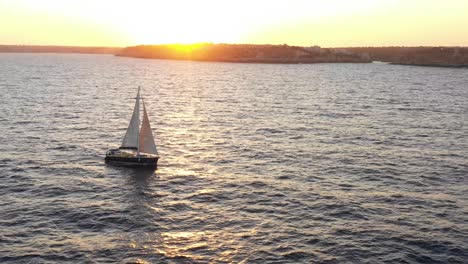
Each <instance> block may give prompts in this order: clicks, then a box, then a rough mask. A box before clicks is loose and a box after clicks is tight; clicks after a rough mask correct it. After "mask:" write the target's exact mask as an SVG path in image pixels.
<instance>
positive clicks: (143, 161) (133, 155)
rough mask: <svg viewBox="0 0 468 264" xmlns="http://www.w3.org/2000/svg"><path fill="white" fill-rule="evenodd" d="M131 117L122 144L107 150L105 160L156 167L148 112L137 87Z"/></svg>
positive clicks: (156, 155) (127, 164) (155, 155)
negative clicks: (141, 119) (141, 106)
mask: <svg viewBox="0 0 468 264" xmlns="http://www.w3.org/2000/svg"><path fill="white" fill-rule="evenodd" d="M135 99H136V102H135V107H134V108H133V114H132V118H131V119H130V124H129V125H128V128H127V132H126V133H125V136H124V138H123V140H122V145H121V146H120V148H118V149H111V150H109V151H107V153H106V158H105V161H106V163H112V164H115V165H122V166H130V167H150V168H156V167H157V164H158V159H159V155H158V150H157V148H156V144H155V143H154V137H153V132H152V130H151V126H150V122H149V119H148V113H147V112H146V107H145V101H144V100H143V97H141V96H140V87H138V92H137V97H136V98H135ZM140 100H141V102H142V104H143V121H142V122H141V128H140Z"/></svg>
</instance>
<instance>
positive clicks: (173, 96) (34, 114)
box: [0, 54, 468, 263]
mask: <svg viewBox="0 0 468 264" xmlns="http://www.w3.org/2000/svg"><path fill="white" fill-rule="evenodd" d="M137 85H141V86H142V87H143V89H144V90H143V92H144V95H145V96H146V104H147V108H148V110H149V115H150V120H151V121H152V125H153V129H154V132H155V137H156V141H157V144H158V146H159V150H160V154H161V156H162V158H161V159H160V168H159V169H158V170H157V171H156V172H155V173H152V172H147V171H136V170H132V169H125V168H117V167H109V166H106V165H105V164H104V162H103V156H104V153H105V152H106V150H107V149H109V148H113V147H118V145H119V143H120V141H121V139H122V137H123V135H124V133H125V128H126V126H127V122H128V121H129V118H130V115H131V111H132V107H133V103H134V101H133V99H132V98H133V97H134V96H135V92H136V87H137ZM0 100H1V101H0V143H1V144H0V146H1V152H0V262H1V263H115V262H118V263H468V197H467V191H468V165H467V160H468V156H467V153H468V151H467V150H468V142H467V141H468V124H467V122H468V121H467V117H468V103H467V102H468V71H466V70H461V69H443V68H423V67H405V66H392V65H384V64H315V65H270V64H227V63H202V62H184V61H158V60H139V59H130V58H118V57H113V56H105V55H102V56H101V55H57V54H40V55H39V54H0Z"/></svg>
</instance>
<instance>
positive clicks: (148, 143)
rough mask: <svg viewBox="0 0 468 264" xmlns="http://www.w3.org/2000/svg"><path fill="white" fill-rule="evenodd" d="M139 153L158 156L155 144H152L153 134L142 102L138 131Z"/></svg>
mask: <svg viewBox="0 0 468 264" xmlns="http://www.w3.org/2000/svg"><path fill="white" fill-rule="evenodd" d="M139 151H140V152H143V153H149V154H155V155H156V154H158V150H157V149H156V144H155V143H154V138H153V132H152V130H151V126H150V123H149V119H148V113H146V107H145V102H144V101H143V123H142V124H141V130H140V149H139Z"/></svg>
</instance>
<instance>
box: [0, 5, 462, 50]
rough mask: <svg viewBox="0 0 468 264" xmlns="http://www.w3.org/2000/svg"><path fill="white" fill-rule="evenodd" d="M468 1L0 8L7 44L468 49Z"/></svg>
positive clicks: (0, 39) (1, 36) (0, 34)
mask: <svg viewBox="0 0 468 264" xmlns="http://www.w3.org/2000/svg"><path fill="white" fill-rule="evenodd" d="M467 11H468V1H463V0H448V1H437V0H427V1H419V0H415V1H403V0H383V1H371V0H361V1H346V0H331V1H319V0H309V1H305V0H297V1H264V0H259V1H245V0H239V1H213V0H199V1H182V0H176V1H150V0H136V1H105V0H104V1H90V0H81V1H74V0H70V1H60V0H43V1H33V0H14V1H13V0H4V1H1V2H0V24H1V25H2V26H1V27H0V44H24V45H82V46H128V45H136V44H150V43H151V44H164V43H194V42H214V43H271V44H282V43H287V44H290V45H315V44H316V45H321V46H386V45H409V46H414V45H449V46H450V45H460V46H463V45H464V46H466V45H468V18H467V16H466V12H467Z"/></svg>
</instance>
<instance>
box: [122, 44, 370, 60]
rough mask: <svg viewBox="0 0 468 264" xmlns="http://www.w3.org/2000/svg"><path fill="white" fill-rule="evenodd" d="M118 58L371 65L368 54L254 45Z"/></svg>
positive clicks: (155, 49)
mask: <svg viewBox="0 0 468 264" xmlns="http://www.w3.org/2000/svg"><path fill="white" fill-rule="evenodd" d="M117 56H125V57H135V58H146V59H171V60H193V61H220V62H243V63H332V62H352V63H368V62H371V61H372V60H371V58H370V57H369V54H367V53H365V52H354V51H349V50H347V49H332V48H320V47H319V46H312V47H300V46H289V45H286V44H284V45H253V44H210V43H202V44H176V45H141V46H133V47H127V48H124V49H122V50H120V52H118V53H117Z"/></svg>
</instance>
